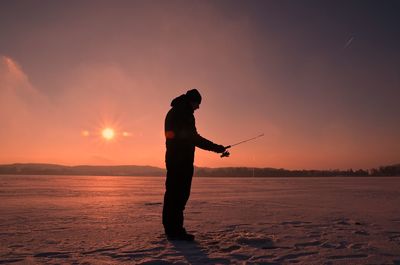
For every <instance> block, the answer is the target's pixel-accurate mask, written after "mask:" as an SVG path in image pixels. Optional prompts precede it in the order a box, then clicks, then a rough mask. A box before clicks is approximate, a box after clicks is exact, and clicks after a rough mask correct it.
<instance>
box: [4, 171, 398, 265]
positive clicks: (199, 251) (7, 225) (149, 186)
mask: <svg viewBox="0 0 400 265" xmlns="http://www.w3.org/2000/svg"><path fill="white" fill-rule="evenodd" d="M163 189H164V178H160V177H92V176H88V177H86V176H85V177H81V176H0V264H8V263H12V264H292V263H297V264H400V206H399V205H400V178H370V177H366V178H259V179H257V178H195V179H194V182H193V186H192V195H191V198H190V200H189V203H188V205H187V209H186V220H185V222H186V228H187V229H188V230H189V231H190V232H193V233H194V234H195V235H196V241H195V242H193V243H187V242H169V241H167V240H166V239H165V237H164V235H163V230H162V225H161V209H162V198H163V192H164V190H163Z"/></svg>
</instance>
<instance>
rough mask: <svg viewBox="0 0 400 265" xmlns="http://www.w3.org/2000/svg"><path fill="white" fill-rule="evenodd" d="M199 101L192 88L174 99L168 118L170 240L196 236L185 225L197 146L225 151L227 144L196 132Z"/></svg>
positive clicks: (166, 202)
mask: <svg viewBox="0 0 400 265" xmlns="http://www.w3.org/2000/svg"><path fill="white" fill-rule="evenodd" d="M200 103H201V95H200V93H199V91H197V90H196V89H192V90H189V91H187V92H186V94H183V95H181V96H179V97H177V98H175V99H174V100H172V102H171V107H172V108H171V109H170V111H169V112H168V114H167V116H166V118H165V138H166V147H167V151H166V155H165V162H166V166H167V179H166V183H165V186H166V191H165V195H164V207H163V225H164V230H165V234H166V235H167V237H168V239H171V240H187V241H192V240H194V236H193V235H191V234H188V233H187V232H186V230H185V228H184V227H183V219H184V217H183V211H184V209H185V205H186V202H187V201H188V199H189V195H190V187H191V184H192V177H193V162H194V150H195V147H196V146H197V147H199V148H201V149H204V150H209V151H214V152H216V153H224V152H226V148H225V147H224V146H222V145H217V144H215V143H213V142H211V141H209V140H207V139H205V138H203V137H202V136H200V135H199V134H198V133H197V130H196V125H195V119H194V115H193V113H194V111H195V110H196V109H198V108H199V105H200ZM227 154H228V153H227Z"/></svg>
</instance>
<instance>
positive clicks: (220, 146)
mask: <svg viewBox="0 0 400 265" xmlns="http://www.w3.org/2000/svg"><path fill="white" fill-rule="evenodd" d="M225 150H226V148H225V146H223V145H217V146H216V148H215V150H214V151H215V152H216V153H223V152H225Z"/></svg>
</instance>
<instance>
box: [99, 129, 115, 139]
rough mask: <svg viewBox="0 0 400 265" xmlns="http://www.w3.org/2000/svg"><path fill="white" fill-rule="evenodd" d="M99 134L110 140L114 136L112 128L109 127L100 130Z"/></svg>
mask: <svg viewBox="0 0 400 265" xmlns="http://www.w3.org/2000/svg"><path fill="white" fill-rule="evenodd" d="M101 135H102V136H103V138H104V139H106V140H111V139H113V138H114V136H115V133H114V130H113V129H111V128H105V129H104V130H103V131H102V132H101Z"/></svg>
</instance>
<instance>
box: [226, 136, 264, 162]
mask: <svg viewBox="0 0 400 265" xmlns="http://www.w3.org/2000/svg"><path fill="white" fill-rule="evenodd" d="M263 136H264V134H263V133H262V134H260V135H257V136H255V137H252V138H249V139H246V140H243V141H240V142H237V143H235V144H231V145H228V146H225V149H228V148H231V147H233V146H236V145H239V144H243V143H246V142H250V141H253V140H255V139H257V138H260V137H263ZM229 155H230V154H229V152H228V151H225V152H223V153H222V155H221V157H225V156H226V157H228V156H229Z"/></svg>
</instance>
